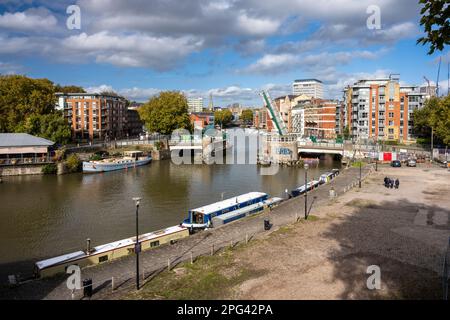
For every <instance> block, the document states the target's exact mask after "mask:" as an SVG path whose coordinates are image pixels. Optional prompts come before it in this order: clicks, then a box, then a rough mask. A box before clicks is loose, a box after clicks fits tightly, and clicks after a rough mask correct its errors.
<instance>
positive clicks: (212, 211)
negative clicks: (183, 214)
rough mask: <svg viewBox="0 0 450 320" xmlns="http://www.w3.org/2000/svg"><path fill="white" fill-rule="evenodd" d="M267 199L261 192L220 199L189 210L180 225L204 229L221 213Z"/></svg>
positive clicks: (266, 195)
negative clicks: (187, 215)
mask: <svg viewBox="0 0 450 320" xmlns="http://www.w3.org/2000/svg"><path fill="white" fill-rule="evenodd" d="M267 199H269V195H268V194H267V193H263V192H249V193H246V194H243V195H240V196H237V197H233V198H230V199H227V200H222V201H219V202H216V203H213V204H209V205H206V206H203V207H200V208H196V209H192V210H189V217H188V218H187V219H186V220H184V221H183V223H182V225H183V226H184V227H186V228H190V229H205V228H208V227H211V226H212V219H213V218H215V217H218V216H221V215H223V214H226V213H229V212H233V211H235V210H238V209H242V208H245V207H248V206H251V205H253V204H257V203H262V202H263V201H266V200H267Z"/></svg>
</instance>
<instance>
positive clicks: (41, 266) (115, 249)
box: [35, 226, 189, 278]
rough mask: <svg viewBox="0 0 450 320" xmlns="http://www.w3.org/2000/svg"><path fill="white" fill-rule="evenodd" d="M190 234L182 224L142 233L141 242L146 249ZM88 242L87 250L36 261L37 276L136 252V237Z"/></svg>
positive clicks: (94, 263) (53, 273)
mask: <svg viewBox="0 0 450 320" xmlns="http://www.w3.org/2000/svg"><path fill="white" fill-rule="evenodd" d="M188 236H189V231H188V229H186V228H184V227H181V226H174V227H169V228H166V229H164V230H159V231H154V232H150V233H146V234H142V235H140V236H139V244H140V248H141V250H142V251H145V250H148V249H152V248H156V247H159V246H160V245H163V244H166V243H173V242H175V241H177V240H179V239H182V238H185V237H188ZM88 243H89V244H88V247H87V248H86V250H83V251H82V250H80V251H77V252H73V253H69V254H65V255H61V256H58V257H54V258H50V259H46V260H42V261H38V262H36V263H35V276H36V277H37V278H45V277H49V276H53V275H55V274H58V273H64V272H66V268H67V267H68V266H70V265H77V266H79V267H80V268H83V267H87V266H92V265H97V264H100V263H104V262H107V261H111V260H115V259H118V258H121V257H124V256H127V255H129V254H131V253H134V249H135V245H136V238H135V237H130V238H127V239H123V240H119V241H115V242H111V243H108V244H104V245H100V246H97V247H94V248H92V249H91V248H90V247H89V246H90V242H88Z"/></svg>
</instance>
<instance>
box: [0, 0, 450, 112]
mask: <svg viewBox="0 0 450 320" xmlns="http://www.w3.org/2000/svg"><path fill="white" fill-rule="evenodd" d="M73 5H75V6H77V8H79V12H80V15H79V18H80V19H79V20H78V19H75V20H74V17H75V18H78V16H75V15H73V13H74V11H73V10H71V7H70V6H73ZM374 6H375V8H374ZM68 8H69V10H68ZM378 9H379V11H377V10H378ZM377 12H379V20H377V19H376V18H377V17H378V16H377V15H376V13H377ZM374 14H375V15H374ZM68 20H69V26H72V27H70V28H69V27H68ZM368 20H369V22H370V25H373V23H377V22H379V25H378V27H379V28H373V27H371V28H369V27H368ZM419 20H420V5H419V4H418V0H273V1H271V0H265V1H261V0H241V1H240V0H211V1H205V0H185V1H180V0H127V1H122V0H78V1H76V0H60V1H53V0H0V44H1V45H0V73H1V74H24V75H27V76H30V77H33V78H48V79H50V80H52V81H53V82H55V83H58V84H61V85H79V86H82V87H83V88H85V89H86V90H87V91H89V92H100V91H104V90H113V91H116V92H117V93H119V94H121V95H124V96H125V97H127V98H128V99H131V100H135V101H139V102H145V101H147V100H148V99H149V98H150V97H152V96H153V95H155V94H157V93H158V92H160V91H162V90H179V91H182V92H184V93H185V94H186V95H187V96H192V97H203V98H204V103H205V106H206V105H207V104H208V101H209V97H210V95H212V97H213V101H214V105H216V106H225V105H228V104H231V103H241V104H242V105H244V106H252V107H260V106H261V105H262V101H261V98H260V97H259V95H258V93H259V92H260V91H261V90H269V92H270V94H271V95H272V97H277V96H281V95H285V94H290V93H291V92H292V82H293V81H294V80H295V79H304V78H316V79H319V80H321V81H323V83H324V86H325V87H324V89H325V96H326V98H330V99H339V98H342V94H343V93H342V91H343V89H344V87H345V86H346V85H348V84H351V83H353V82H355V81H356V80H358V79H362V78H373V77H385V76H389V74H391V73H396V74H400V76H401V82H402V83H404V84H415V85H421V84H423V83H424V78H423V77H424V76H426V77H427V78H429V79H430V80H432V81H436V79H437V72H438V61H439V57H440V56H442V59H443V60H442V61H443V63H442V69H441V76H440V83H441V85H442V86H443V88H441V90H445V92H446V91H447V79H448V76H447V75H448V73H447V64H448V62H450V52H449V50H446V51H444V52H437V53H435V54H433V55H431V56H430V55H427V52H428V47H426V46H425V47H423V46H421V45H417V44H416V40H417V39H418V38H419V37H421V36H422V34H423V31H422V29H421V26H420V24H419ZM78 21H79V22H80V25H79V28H78V26H77V25H76V24H75V28H73V26H74V24H73V23H74V22H78Z"/></svg>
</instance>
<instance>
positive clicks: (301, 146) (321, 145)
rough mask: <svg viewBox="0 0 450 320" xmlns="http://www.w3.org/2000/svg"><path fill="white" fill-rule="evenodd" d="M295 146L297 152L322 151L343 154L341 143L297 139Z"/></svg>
mask: <svg viewBox="0 0 450 320" xmlns="http://www.w3.org/2000/svg"><path fill="white" fill-rule="evenodd" d="M297 146H298V152H299V153H323V154H338V155H341V156H344V144H343V143H334V142H306V141H298V142H297Z"/></svg>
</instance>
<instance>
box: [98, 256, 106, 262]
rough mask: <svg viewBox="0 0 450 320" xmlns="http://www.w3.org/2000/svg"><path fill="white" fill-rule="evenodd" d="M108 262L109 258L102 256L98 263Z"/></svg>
mask: <svg viewBox="0 0 450 320" xmlns="http://www.w3.org/2000/svg"><path fill="white" fill-rule="evenodd" d="M106 261H108V256H107V255H106V256H101V257H99V258H98V263H102V262H106Z"/></svg>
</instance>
